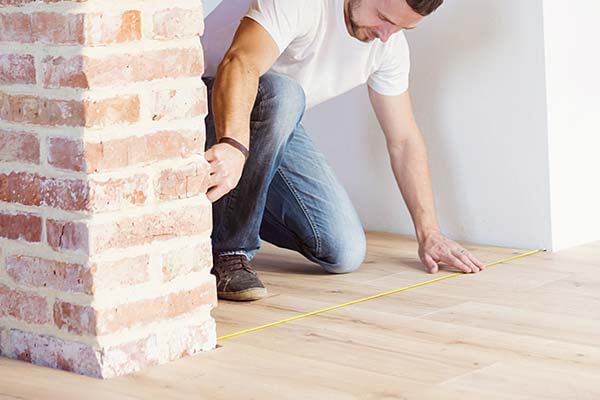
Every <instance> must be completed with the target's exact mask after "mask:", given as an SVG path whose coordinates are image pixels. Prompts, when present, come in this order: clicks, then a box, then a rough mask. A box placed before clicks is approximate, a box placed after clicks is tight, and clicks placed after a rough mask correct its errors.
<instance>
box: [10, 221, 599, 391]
mask: <svg viewBox="0 0 600 400" xmlns="http://www.w3.org/2000/svg"><path fill="white" fill-rule="evenodd" d="M368 244H369V252H368V255H367V259H366V260H365V263H364V265H362V266H361V269H360V270H359V271H357V272H355V273H352V274H346V275H326V274H323V273H322V272H321V271H320V270H319V269H318V267H316V265H314V264H311V263H310V262H308V261H305V260H304V258H303V257H302V256H300V255H297V254H295V253H293V252H290V251H287V250H282V249H277V248H275V247H273V246H271V245H269V244H268V243H266V242H263V248H262V249H261V251H260V252H259V253H258V255H257V256H256V258H255V261H254V265H255V267H256V269H257V270H258V271H259V275H260V276H261V277H262V279H263V281H264V282H265V284H266V285H267V286H268V289H269V290H270V297H268V298H266V299H263V300H261V301H258V302H254V303H229V302H221V303H220V304H219V307H218V309H216V310H215V311H214V315H215V318H216V319H217V326H218V330H219V332H218V333H219V335H220V336H222V335H224V334H227V333H231V332H235V331H238V330H241V329H244V328H249V327H253V326H257V325H260V324H265V323H268V322H273V321H277V320H280V319H283V318H286V317H290V316H294V315H297V314H298V313H304V312H308V311H313V310H317V309H320V308H323V307H327V306H330V305H335V304H340V303H344V302H347V301H350V300H354V299H358V298H362V297H365V296H368V295H372V294H376V293H379V292H383V291H387V290H391V289H396V288H399V287H403V286H406V285H410V284H414V283H417V282H422V281H426V280H430V279H432V278H434V277H437V276H442V275H443V274H448V273H449V272H448V270H442V271H440V273H438V274H437V275H429V274H427V273H425V272H424V267H423V266H422V265H421V263H420V261H419V259H418V256H417V244H416V242H415V241H414V239H413V238H412V237H408V236H399V235H391V234H383V233H374V232H369V234H368ZM461 244H462V245H463V246H465V247H466V248H467V249H468V250H469V251H471V252H472V253H473V254H475V255H476V256H477V257H478V258H479V259H480V260H481V261H483V262H484V263H486V264H488V263H491V262H494V261H498V260H501V259H504V258H507V257H510V256H513V255H515V254H518V253H523V252H525V251H527V250H531V249H510V248H500V247H484V246H474V245H470V244H468V243H461ZM83 398H85V399H86V400H94V399H102V400H113V399H161V400H162V399H278V400H279V399H328V400H329V399H361V400H363V399H378V400H379V399H419V400H427V399H432V400H433V399H435V400H444V399H453V400H454V399H456V400H467V399H485V400H495V399H510V400H525V399H544V400H549V399H569V400H570V399H578V400H580V399H600V242H597V243H592V244H589V245H585V246H579V247H576V248H573V249H570V250H565V251H562V252H558V253H538V254H535V255H532V256H529V257H526V258H520V259H517V260H514V261H511V262H508V263H503V264H498V265H495V266H493V267H490V268H489V269H486V270H485V271H483V272H481V273H478V274H470V275H460V276H458V277H455V278H451V279H447V280H443V281H440V282H436V283H433V284H430V285H426V286H422V287H419V288H415V289H411V290H409V291H404V292H401V293H397V294H394V295H391V296H388V297H383V298H379V299H375V300H372V301H369V302H365V303H360V304H356V305H352V306H349V307H345V308H341V309H338V310H334V311H331V312H328V313H325V314H320V315H316V316H312V317H308V318H304V319H300V320H297V321H294V322H290V323H287V324H284V325H279V326H276V327H272V328H268V329H266V330H261V331H257V332H253V333H248V334H246V335H243V336H238V337H235V338H231V339H227V340H224V341H221V342H220V344H219V347H218V348H217V349H216V350H215V351H213V352H210V353H205V354H200V355H197V356H193V357H187V358H184V359H181V360H178V361H176V362H173V363H170V364H167V365H162V366H157V367H154V368H151V369H149V370H146V371H143V372H141V373H137V374H133V375H130V376H127V377H121V378H116V379H112V380H108V381H101V380H96V379H91V378H86V377H82V376H79V375H74V374H70V373H66V372H62V371H54V370H51V369H48V368H43V367H38V366H33V365H30V364H27V363H24V362H19V361H13V360H8V359H4V358H3V359H0V399H45V400H50V399H60V400H67V399H83Z"/></svg>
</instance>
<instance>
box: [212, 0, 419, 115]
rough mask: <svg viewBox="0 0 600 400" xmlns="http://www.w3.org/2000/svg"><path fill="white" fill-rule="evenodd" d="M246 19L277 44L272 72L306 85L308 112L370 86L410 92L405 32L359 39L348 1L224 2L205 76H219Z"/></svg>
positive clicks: (384, 91) (214, 16)
mask: <svg viewBox="0 0 600 400" xmlns="http://www.w3.org/2000/svg"><path fill="white" fill-rule="evenodd" d="M244 16H247V17H249V18H251V19H253V20H255V21H256V22H258V23H259V24H260V25H261V26H262V27H263V28H264V29H265V30H266V31H267V32H269V34H270V35H271V37H272V38H273V40H274V41H275V42H276V43H277V46H278V48H279V57H278V58H277V60H276V61H275V63H274V64H273V66H272V67H271V71H274V72H278V73H281V74H284V75H287V76H289V77H291V78H293V79H295V80H296V81H298V82H299V83H300V85H301V86H302V88H303V89H304V92H305V94H306V108H307V109H309V108H311V107H313V106H315V105H317V104H319V103H321V102H323V101H325V100H328V99H330V98H332V97H335V96H338V95H340V94H342V93H345V92H347V91H349V90H350V89H353V88H354V87H356V86H358V85H361V84H363V83H365V82H366V83H367V84H368V85H369V86H370V87H371V88H372V89H374V90H375V91H377V92H379V93H381V94H383V95H390V96H392V95H399V94H402V93H403V92H404V91H406V90H407V89H408V76H409V69H410V61H409V49H408V44H407V42H406V38H405V37H404V34H403V32H402V31H400V32H397V33H395V34H393V35H392V36H391V37H390V38H389V39H388V41H387V42H386V43H383V42H381V41H380V40H379V39H375V40H373V41H371V42H369V43H365V42H361V41H359V40H358V39H356V38H353V37H352V36H350V34H349V33H348V31H347V29H346V24H345V22H344V0H223V1H222V2H221V4H220V5H219V6H218V7H217V8H216V9H215V10H214V11H213V12H212V13H211V14H210V15H209V16H208V17H207V18H206V21H205V34H204V36H203V37H202V45H203V48H204V54H205V73H204V75H205V76H215V74H216V70H217V66H218V65H219V63H220V62H221V60H222V59H223V56H224V55H225V53H226V51H227V50H228V49H229V46H230V45H231V42H232V40H233V35H234V33H235V31H236V29H237V27H238V26H239V23H240V20H241V19H242V18H243V17H244Z"/></svg>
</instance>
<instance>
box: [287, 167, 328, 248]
mask: <svg viewBox="0 0 600 400" xmlns="http://www.w3.org/2000/svg"><path fill="white" fill-rule="evenodd" d="M277 172H278V173H279V175H281V178H282V179H283V181H284V182H285V184H286V185H287V187H288V188H289V189H290V191H291V192H292V195H293V196H294V199H295V200H296V203H297V204H298V205H299V206H300V208H301V209H302V212H304V216H305V217H306V219H307V220H308V223H309V224H310V228H311V229H312V231H313V234H314V235H315V239H316V246H315V247H316V249H315V254H321V237H320V236H319V231H318V230H317V228H316V226H315V224H314V222H313V221H312V219H311V217H310V213H309V212H308V208H307V207H306V206H305V205H304V203H303V202H302V200H301V199H300V196H299V195H298V192H297V191H296V189H295V188H294V186H293V185H292V182H291V181H290V180H289V178H288V177H287V176H286V175H285V173H284V172H283V170H282V169H281V167H280V168H277Z"/></svg>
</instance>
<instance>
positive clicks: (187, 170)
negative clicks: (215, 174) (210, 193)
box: [155, 161, 210, 200]
mask: <svg viewBox="0 0 600 400" xmlns="http://www.w3.org/2000/svg"><path fill="white" fill-rule="evenodd" d="M209 173H210V167H209V164H208V162H206V161H197V162H192V163H190V164H188V165H186V166H184V167H181V168H178V169H169V170H165V171H163V172H161V174H160V176H159V177H158V179H157V181H156V183H155V192H156V196H157V197H158V198H159V199H160V200H171V199H182V198H188V197H193V196H198V195H200V194H204V193H206V190H207V188H208V187H207V186H208V176H209Z"/></svg>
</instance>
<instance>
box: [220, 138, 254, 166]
mask: <svg viewBox="0 0 600 400" xmlns="http://www.w3.org/2000/svg"><path fill="white" fill-rule="evenodd" d="M223 142H225V143H227V144H230V145H232V146H233V147H235V148H236V149H238V150H239V151H241V152H242V153H243V154H244V157H245V158H246V160H247V159H248V156H250V152H249V151H248V149H247V148H246V146H244V145H243V144H241V143H240V142H238V141H237V140H235V139H234V138H231V137H229V136H223V137H222V138H221V139H219V143H223Z"/></svg>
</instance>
